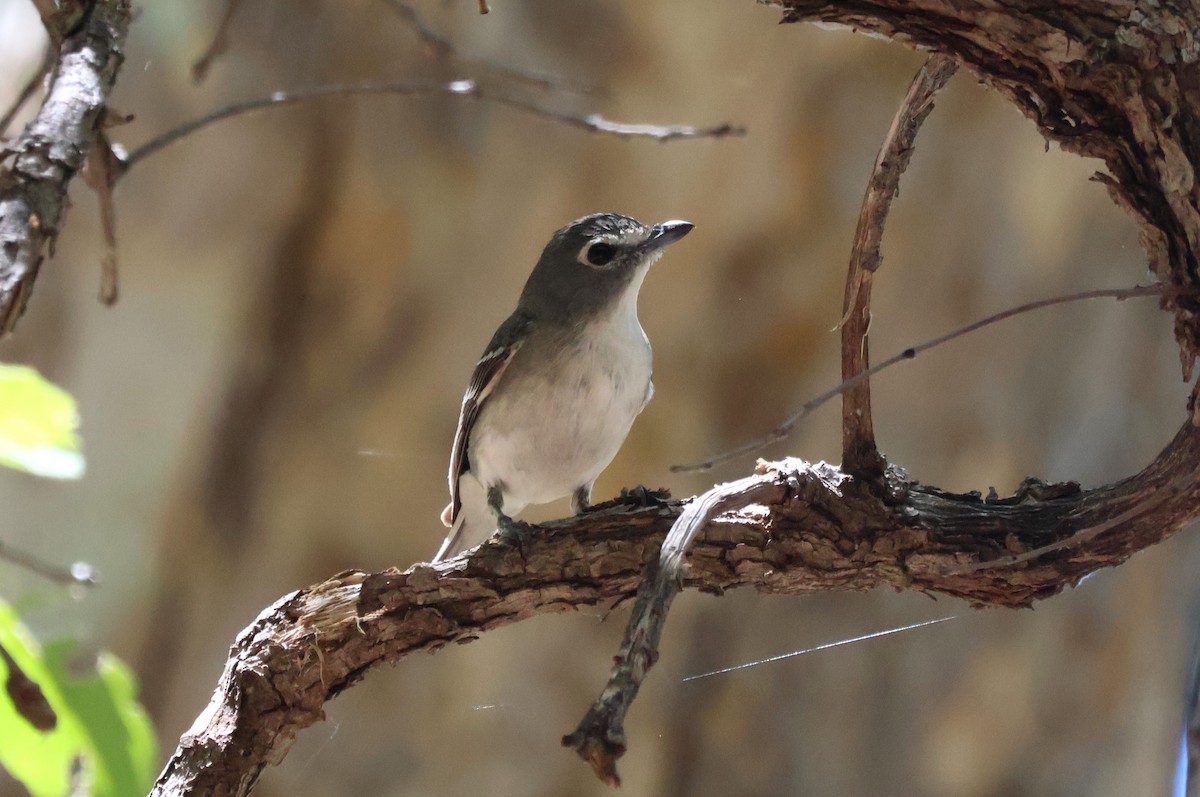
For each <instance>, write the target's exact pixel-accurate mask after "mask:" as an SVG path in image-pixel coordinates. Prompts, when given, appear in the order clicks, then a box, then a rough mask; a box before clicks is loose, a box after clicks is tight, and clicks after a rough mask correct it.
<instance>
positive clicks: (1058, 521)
mask: <svg viewBox="0 0 1200 797" xmlns="http://www.w3.org/2000/svg"><path fill="white" fill-rule="evenodd" d="M887 479H888V486H889V494H890V498H888V499H880V498H879V497H876V496H875V495H873V494H872V493H871V491H870V490H869V489H868V486H867V485H865V484H864V483H861V482H858V481H856V480H855V479H853V478H851V477H849V476H847V475H846V474H844V473H843V472H842V471H840V470H839V469H837V468H835V467H833V466H830V465H826V464H824V463H818V464H816V465H811V464H808V463H805V462H802V461H800V460H794V459H789V460H784V461H782V462H777V463H763V464H761V465H760V466H759V468H758V471H757V477H755V487H754V495H755V500H756V503H754V504H751V505H749V506H747V507H745V508H744V509H741V510H739V511H736V512H732V513H727V514H725V515H720V516H718V517H717V518H716V519H715V520H714V521H713V522H712V523H711V524H710V525H709V526H708V527H707V529H706V530H705V531H704V533H703V534H702V535H701V537H700V539H699V540H698V541H697V542H696V543H695V544H694V545H693V547H692V550H691V552H690V555H689V559H688V563H687V566H686V568H685V569H684V585H685V586H686V587H691V588H695V589H700V590H704V591H710V592H721V591H724V590H727V589H732V588H734V587H742V586H748V587H753V588H754V589H756V590H759V591H761V592H770V593H789V594H790V593H800V592H808V591H814V590H831V589H836V590H867V589H871V588H874V587H877V586H885V585H886V586H890V587H894V588H896V589H910V590H918V591H925V592H938V593H943V594H947V595H954V596H958V597H961V598H964V599H966V600H968V601H970V602H972V603H973V604H976V605H981V606H983V605H987V606H1024V605H1028V604H1029V603H1030V602H1032V601H1034V600H1037V599H1040V598H1046V597H1049V596H1051V595H1054V594H1056V593H1057V592H1059V591H1060V590H1062V589H1063V588H1064V587H1066V586H1069V585H1073V584H1075V583H1077V582H1078V581H1079V580H1080V579H1081V578H1083V577H1084V576H1085V575H1087V574H1088V573H1091V572H1093V571H1095V570H1097V569H1099V568H1101V567H1106V566H1111V565H1116V564H1119V563H1120V562H1122V561H1124V560H1125V559H1126V558H1127V557H1129V556H1130V555H1131V554H1133V553H1134V552H1136V551H1138V550H1140V549H1142V548H1145V547H1146V546H1148V545H1152V544H1154V543H1156V542H1159V541H1160V540H1162V539H1163V538H1165V537H1166V536H1168V535H1170V534H1171V533H1173V532H1174V531H1176V530H1178V529H1179V528H1180V527H1181V526H1182V525H1183V524H1184V523H1185V522H1186V521H1187V520H1189V519H1190V518H1191V517H1192V516H1193V514H1194V507H1195V506H1196V502H1197V500H1200V433H1198V432H1197V430H1196V428H1195V427H1193V426H1192V425H1191V423H1190V422H1189V423H1187V424H1185V425H1184V427H1183V428H1182V429H1181V430H1180V431H1179V433H1178V434H1177V435H1176V436H1175V438H1174V440H1172V442H1171V443H1170V445H1168V446H1167V448H1166V449H1165V450H1164V451H1163V452H1162V453H1161V454H1160V455H1159V456H1158V458H1157V459H1155V461H1154V462H1153V463H1151V465H1150V466H1149V467H1147V468H1146V469H1145V470H1144V471H1142V472H1141V473H1139V474H1137V475H1136V476H1133V477H1131V478H1129V479H1125V480H1123V481H1121V482H1117V483H1116V484H1113V485H1109V486H1106V487H1102V488H1098V489H1096V490H1088V491H1085V490H1081V489H1080V488H1079V486H1078V485H1076V484H1074V483H1066V484H1043V483H1041V482H1038V481H1036V480H1028V481H1027V482H1026V483H1025V484H1023V485H1022V486H1021V488H1020V489H1019V490H1018V491H1017V493H1016V494H1015V495H1014V496H1012V497H1010V498H1006V499H983V498H981V497H980V496H979V495H977V494H967V495H956V494H951V493H946V492H942V491H940V490H937V489H935V488H931V487H925V486H922V485H920V484H917V483H914V482H910V481H908V480H906V479H904V478H903V476H902V474H900V473H899V471H897V470H895V469H891V470H889V472H888V474H887ZM683 506H684V504H682V503H679V502H671V503H669V504H667V505H664V506H660V507H652V508H648V509H638V510H631V509H629V508H627V507H623V506H619V505H618V506H611V507H608V508H603V507H602V508H601V509H600V510H599V511H597V512H595V513H588V514H585V515H581V516H579V517H575V518H571V519H568V520H562V521H557V522H554V523H548V524H545V525H543V526H540V527H538V529H539V533H536V534H534V535H532V537H531V539H529V540H527V541H525V542H524V543H523V544H522V546H521V547H520V549H517V548H513V547H509V546H506V545H504V544H503V543H491V544H487V545H484V546H482V547H480V548H478V549H475V550H473V551H470V552H467V553H465V554H462V555H460V556H458V557H455V558H454V559H451V560H448V561H446V562H443V563H441V564H439V565H425V564H418V565H414V566H413V567H411V568H409V569H408V570H406V571H403V572H400V571H395V570H389V571H384V572H381V573H374V574H368V573H363V572H358V571H348V572H345V573H342V574H339V575H337V576H335V577H333V578H331V579H329V580H328V581H325V582H322V583H320V584H316V585H314V586H312V587H309V588H307V589H303V590H299V591H297V592H294V593H292V594H290V595H287V596H285V597H283V598H281V599H280V600H279V601H277V602H276V603H275V604H274V605H273V606H271V607H269V608H267V609H266V610H265V611H264V612H263V613H262V614H261V615H260V616H259V617H258V618H257V619H256V620H255V621H254V622H253V623H252V624H251V625H250V626H249V627H248V628H246V630H245V631H243V632H242V634H241V635H240V636H239V637H238V639H237V642H236V643H235V645H234V646H233V649H232V651H231V654H230V657H229V660H228V662H227V663H226V667H225V672H224V673H223V674H222V676H221V680H220V682H219V684H218V686H217V690H216V692H215V693H214V695H213V697H212V701H211V702H210V704H209V706H208V708H207V709H206V710H205V711H204V713H203V714H202V715H201V716H200V717H199V718H198V719H197V720H196V723H195V725H194V726H193V727H192V729H191V730H189V731H188V733H186V734H185V735H184V736H183V738H182V739H181V741H180V746H179V748H178V749H177V750H176V751H175V754H174V755H173V757H172V758H171V760H170V762H169V763H168V764H167V767H166V769H165V770H164V771H163V773H162V775H161V776H160V778H159V781H158V783H157V784H156V786H155V788H154V791H153V792H152V793H153V794H155V795H200V794H230V795H244V794H248V793H249V791H250V789H251V788H252V787H253V785H254V783H255V781H256V780H257V778H258V775H259V773H260V772H261V770H262V769H263V767H265V766H266V765H268V764H270V763H276V762H278V761H280V760H281V759H282V758H283V756H284V755H285V754H286V753H287V751H288V749H289V747H290V746H291V744H292V742H293V740H294V739H295V736H296V734H297V733H298V732H299V731H300V730H302V729H303V728H306V727H308V726H309V725H312V724H313V723H315V722H317V721H318V720H320V719H321V718H322V716H323V714H322V706H323V705H324V703H325V702H326V701H327V700H330V699H331V698H333V697H335V696H336V695H337V694H338V693H340V692H341V691H342V690H343V689H346V688H347V687H349V686H351V685H352V684H354V683H355V682H356V681H358V680H359V679H360V678H362V677H363V676H364V675H365V674H366V672H367V671H368V670H370V669H371V668H372V667H374V666H376V665H379V664H383V663H385V662H395V661H397V660H399V659H401V658H403V657H404V656H406V655H408V654H410V653H412V652H414V651H418V650H435V649H437V648H440V647H442V646H444V645H446V644H449V643H452V642H467V641H470V640H471V639H474V638H475V637H477V636H478V635H479V634H481V633H483V632H485V631H487V630H489V629H492V628H496V627H499V626H502V625H507V624H509V623H514V622H517V621H520V620H524V619H527V618H529V617H532V616H535V615H539V614H547V613H551V612H561V611H567V610H570V609H572V608H575V607H579V606H589V605H595V604H600V603H610V602H613V601H618V600H626V599H629V598H632V597H633V596H634V595H635V594H636V592H637V590H638V587H639V584H640V582H641V577H642V571H643V567H644V565H645V563H646V561H647V560H648V559H650V558H651V557H654V556H656V555H657V553H658V550H659V548H660V546H661V545H662V541H663V538H664V535H665V534H666V533H667V530H668V529H670V528H671V526H672V524H673V523H674V522H675V520H676V519H677V518H678V517H679V515H680V513H681V511H682V509H683ZM1113 518H1118V519H1120V522H1117V523H1109V525H1107V526H1106V527H1105V528H1104V529H1103V532H1102V533H1098V534H1094V533H1088V532H1089V530H1094V529H1096V528H1097V527H1098V526H1100V525H1101V524H1103V523H1106V522H1109V521H1111V519H1113ZM1063 541H1067V542H1066V543H1063ZM1059 543H1063V544H1059ZM1047 546H1056V547H1055V548H1054V549H1053V550H1048V552H1047V553H1045V554H1043V555H1041V556H1040V557H1039V558H1037V559H1035V560H1031V561H1020V562H1014V557H1020V556H1021V555H1022V554H1025V553H1027V552H1029V551H1033V550H1036V549H1039V548H1047ZM989 561H990V562H991V564H990V565H985V566H983V567H980V568H977V569H965V568H964V566H965V565H972V564H975V563H979V562H989Z"/></svg>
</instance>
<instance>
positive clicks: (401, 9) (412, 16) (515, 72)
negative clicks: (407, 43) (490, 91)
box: [382, 0, 603, 97]
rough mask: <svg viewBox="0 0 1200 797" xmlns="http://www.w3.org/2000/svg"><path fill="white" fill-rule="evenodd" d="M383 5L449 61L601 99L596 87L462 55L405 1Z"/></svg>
mask: <svg viewBox="0 0 1200 797" xmlns="http://www.w3.org/2000/svg"><path fill="white" fill-rule="evenodd" d="M382 2H383V3H384V4H385V5H386V6H387V7H388V8H390V9H391V10H392V11H393V12H395V14H396V16H397V17H399V18H400V20H401V21H402V22H404V24H405V25H407V26H408V27H409V28H410V29H411V30H412V31H413V33H415V34H416V35H417V38H419V39H420V40H421V41H422V42H424V43H425V45H426V46H427V47H428V48H429V49H430V50H431V51H432V52H433V53H434V54H435V55H438V56H441V57H443V58H447V59H453V60H454V61H457V62H458V63H462V64H477V65H479V66H481V67H484V68H485V69H488V70H490V71H492V72H495V73H496V74H497V75H501V76H503V77H506V78H508V79H511V80H514V81H517V82H520V83H525V84H527V85H530V86H534V87H536V88H539V89H548V90H554V91H569V92H572V93H575V94H584V95H588V96H593V97H594V96H599V95H600V94H602V93H603V92H602V91H601V90H600V89H599V88H597V87H596V86H593V85H588V84H581V83H576V82H573V81H571V80H567V79H564V78H560V77H551V76H549V75H543V74H537V73H534V72H525V71H523V70H520V69H516V68H514V67H511V66H506V65H505V64H501V63H498V62H496V61H492V60H490V59H487V58H480V57H478V56H474V55H465V54H464V53H462V52H460V51H459V49H458V48H457V47H455V46H454V43H453V42H451V41H450V39H448V38H446V37H445V36H443V35H442V34H440V33H438V32H437V31H435V30H434V29H433V28H431V27H429V26H428V25H426V24H425V21H424V20H423V19H421V15H420V14H418V13H417V11H416V9H415V8H413V7H412V6H410V5H409V4H408V3H405V2H403V0H382Z"/></svg>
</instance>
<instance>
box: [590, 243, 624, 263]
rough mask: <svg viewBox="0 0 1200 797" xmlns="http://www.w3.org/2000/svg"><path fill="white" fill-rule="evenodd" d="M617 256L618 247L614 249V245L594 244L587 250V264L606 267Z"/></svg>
mask: <svg viewBox="0 0 1200 797" xmlns="http://www.w3.org/2000/svg"><path fill="white" fill-rule="evenodd" d="M616 254H617V250H616V247H614V246H613V245H612V244H606V243H597V244H592V245H591V246H589V247H588V250H587V255H586V256H587V262H589V263H591V264H592V265H593V266H605V265H608V263H609V262H611V261H612V259H613V257H614V256H615V255H616Z"/></svg>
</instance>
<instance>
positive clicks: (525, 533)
mask: <svg viewBox="0 0 1200 797" xmlns="http://www.w3.org/2000/svg"><path fill="white" fill-rule="evenodd" d="M496 528H497V533H496V539H497V540H498V541H499V542H500V543H501V544H503V545H508V546H510V547H513V548H516V549H517V552H518V553H520V554H521V561H525V544H526V543H527V542H529V540H530V538H531V537H532V536H533V530H534V527H533V525H532V524H530V523H526V522H525V521H523V520H513V519H512V518H510V517H507V516H504V517H501V518H500V519H499V520H498V521H497V525H496Z"/></svg>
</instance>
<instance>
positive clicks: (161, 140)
mask: <svg viewBox="0 0 1200 797" xmlns="http://www.w3.org/2000/svg"><path fill="white" fill-rule="evenodd" d="M356 94H401V95H408V96H413V95H423V96H432V95H440V94H447V95H457V96H463V97H475V98H477V99H480V100H484V101H485V102H493V103H496V104H498V105H505V106H508V107H510V108H516V109H518V110H522V111H526V112H528V113H532V114H534V115H535V116H540V117H542V118H544V119H550V120H551V121H555V122H559V123H562V124H567V125H573V126H575V127H581V128H583V129H585V130H590V131H592V132H597V133H607V134H610V135H615V136H617V137H619V138H632V137H642V138H654V139H657V140H658V141H670V140H673V139H677V138H721V137H724V136H733V135H742V134H743V133H745V130H744V129H743V128H740V127H735V126H733V125H730V124H723V125H717V126H715V127H699V128H698V127H689V126H685V125H670V126H662V127H660V126H656V125H640V124H638V125H631V124H622V123H620V122H612V121H609V120H607V119H604V118H603V117H601V116H599V115H598V114H590V115H588V116H574V115H572V114H568V113H564V112H562V111H555V110H552V109H549V108H544V107H542V106H540V105H538V104H536V103H532V102H528V101H526V100H521V99H516V98H514V97H507V96H504V95H502V94H497V93H494V92H491V91H487V90H484V89H482V88H480V87H479V86H478V85H477V84H476V83H475V81H473V80H455V81H451V82H449V83H432V84H431V83H347V84H334V85H327V86H313V87H310V88H306V89H298V90H296V91H277V92H275V93H273V94H271V95H270V96H267V97H258V98H256V99H252V100H246V101H245V102H239V103H235V104H233V105H229V106H226V107H224V108H220V109H218V110H216V111H213V112H212V113H209V114H206V115H205V116H202V117H200V118H199V119H193V120H192V121H190V122H187V123H186V124H182V125H180V126H179V127H176V128H174V129H172V130H168V131H167V132H165V133H163V134H161V135H159V136H157V137H155V138H153V139H151V140H150V141H148V142H146V143H145V144H143V145H141V146H140V147H138V148H137V149H135V150H133V151H132V152H130V153H129V155H128V156H127V157H126V158H125V165H124V170H125V171H128V170H129V169H130V168H131V167H132V166H133V165H134V164H135V163H137V162H138V161H140V160H142V159H144V158H145V157H147V156H148V155H153V154H154V153H156V152H158V151H159V150H161V149H163V148H164V147H166V146H167V145H169V144H173V143H174V142H176V141H178V140H180V139H182V138H184V137H185V136H188V135H190V134H192V133H194V132H196V131H197V130H200V129H201V128H204V127H208V126H209V125H211V124H214V123H215V122H219V121H221V120H223V119H229V118H231V117H234V116H240V115H241V114H244V113H248V112H250V111H257V110H260V109H262V108H269V107H272V106H277V105H290V104H293V103H297V102H303V101H305V100H311V99H314V98H318V97H332V96H351V95H356Z"/></svg>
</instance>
